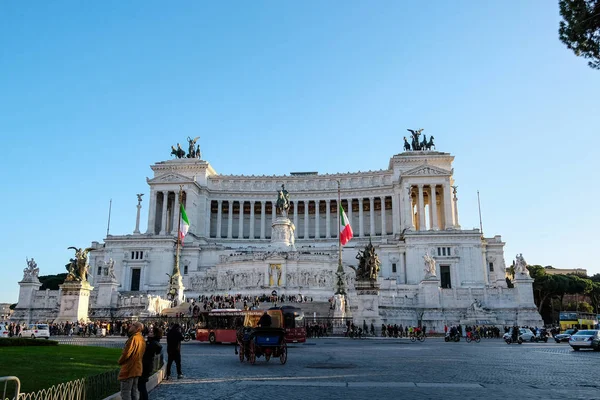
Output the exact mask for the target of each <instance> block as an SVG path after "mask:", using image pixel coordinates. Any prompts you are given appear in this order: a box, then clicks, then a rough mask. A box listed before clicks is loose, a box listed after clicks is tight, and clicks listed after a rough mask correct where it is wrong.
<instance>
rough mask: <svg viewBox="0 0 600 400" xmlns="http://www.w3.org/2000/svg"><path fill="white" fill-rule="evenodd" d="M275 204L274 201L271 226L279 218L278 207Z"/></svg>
mask: <svg viewBox="0 0 600 400" xmlns="http://www.w3.org/2000/svg"><path fill="white" fill-rule="evenodd" d="M275 204H276V203H275V202H274V201H272V202H271V224H272V223H273V222H275V219H276V218H277V207H276V206H275Z"/></svg>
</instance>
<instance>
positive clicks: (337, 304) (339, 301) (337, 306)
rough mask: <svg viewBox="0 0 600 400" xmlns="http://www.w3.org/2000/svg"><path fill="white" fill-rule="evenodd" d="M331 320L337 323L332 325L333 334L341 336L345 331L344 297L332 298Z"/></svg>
mask: <svg viewBox="0 0 600 400" xmlns="http://www.w3.org/2000/svg"><path fill="white" fill-rule="evenodd" d="M333 301H334V303H333V318H334V319H335V320H336V321H337V322H338V323H335V324H334V325H333V334H334V335H341V334H343V333H344V332H345V331H346V324H345V318H346V296H344V295H343V294H336V295H334V296H333Z"/></svg>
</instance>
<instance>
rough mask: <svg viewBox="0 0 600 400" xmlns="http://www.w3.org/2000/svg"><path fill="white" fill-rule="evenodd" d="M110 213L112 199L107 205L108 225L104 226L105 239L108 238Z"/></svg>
mask: <svg viewBox="0 0 600 400" xmlns="http://www.w3.org/2000/svg"><path fill="white" fill-rule="evenodd" d="M111 211H112V199H110V203H108V224H107V225H106V237H108V232H110V212H111Z"/></svg>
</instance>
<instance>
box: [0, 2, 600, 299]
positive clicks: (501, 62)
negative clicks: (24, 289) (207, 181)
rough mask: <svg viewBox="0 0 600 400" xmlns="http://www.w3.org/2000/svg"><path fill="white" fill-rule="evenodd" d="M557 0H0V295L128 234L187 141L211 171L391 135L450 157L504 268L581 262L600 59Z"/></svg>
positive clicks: (590, 207)
mask: <svg viewBox="0 0 600 400" xmlns="http://www.w3.org/2000/svg"><path fill="white" fill-rule="evenodd" d="M559 20H560V16H559V14H558V5H557V1H551V0H538V1H534V0H530V1H519V0H515V1H479V0H474V1H442V0H439V1H428V2H408V1H398V0H396V1H376V2H366V1H360V2H359V1H352V0H350V1H344V2H342V1H326V2H322V1H302V2H292V1H283V2H277V1H265V2H262V1H252V2H246V1H236V2H212V4H211V3H209V2H200V1H189V2H185V1H179V2H175V3H173V4H171V5H170V6H169V5H167V3H165V2H163V1H148V0H145V1H127V2H123V1H101V2H79V1H59V0H55V1H46V2H44V1H31V2H26V1H3V2H0V145H1V147H0V150H1V151H2V154H1V155H0V167H1V171H2V180H3V182H2V187H3V188H4V189H3V190H2V194H1V195H0V208H1V209H2V211H3V212H2V224H1V225H0V226H1V229H0V243H1V246H2V260H1V264H0V265H1V271H2V279H1V280H0V302H11V303H12V302H16V301H17V299H18V289H19V286H18V284H17V282H18V281H19V280H20V279H21V278H22V270H23V268H25V267H26V263H25V257H30V258H31V257H34V258H35V260H36V261H37V263H38V266H39V268H40V274H41V275H46V274H54V273H60V272H65V267H64V266H65V264H66V263H67V262H68V260H69V258H70V257H71V256H72V254H73V253H72V251H71V250H67V247H69V246H77V247H86V246H88V245H89V244H90V242H91V241H93V240H95V241H100V242H101V241H102V240H103V238H104V237H105V234H106V227H107V216H108V205H109V201H110V199H112V220H111V227H110V232H111V234H115V235H116V234H128V233H132V231H133V229H134V227H135V213H136V207H135V206H136V204H137V201H136V196H135V194H136V193H146V196H145V198H144V203H143V207H144V208H143V209H142V212H143V214H142V215H143V218H142V220H143V222H142V227H141V228H142V230H143V231H144V230H145V225H146V220H147V212H148V209H147V205H148V203H147V202H148V196H147V193H148V186H147V184H146V177H149V176H151V174H152V171H151V170H150V168H149V166H150V165H151V164H152V163H154V162H157V161H161V160H166V159H169V158H170V155H169V152H170V146H171V145H173V144H176V143H177V142H181V143H185V138H186V137H187V136H192V137H195V136H200V140H199V143H200V145H201V149H202V154H203V158H204V159H205V160H207V161H209V162H210V163H211V164H212V165H213V167H214V168H215V169H216V171H217V172H219V173H222V174H250V175H251V174H269V175H271V174H288V173H289V172H291V171H319V172H320V173H334V172H347V171H359V170H360V171H365V170H377V169H385V168H387V166H388V162H389V158H390V157H391V156H392V155H394V154H396V153H400V152H401V151H402V143H403V141H402V137H403V136H405V135H406V134H407V132H406V129H407V128H411V129H418V128H424V129H425V131H424V133H426V134H427V135H428V136H429V135H430V134H432V135H434V136H435V139H436V146H437V149H438V150H441V151H446V152H450V153H452V154H453V155H455V156H456V159H455V163H454V169H455V175H454V176H455V179H456V183H457V185H458V186H459V188H458V198H459V216H460V223H461V225H462V227H463V228H467V229H470V228H473V227H478V226H479V217H478V213H477V190H479V191H480V194H481V203H482V204H481V206H482V214H483V228H484V233H485V235H486V236H493V235H495V234H501V235H502V238H503V239H504V240H505V241H506V248H505V258H506V261H507V263H510V262H511V260H512V259H514V256H515V254H516V253H517V252H519V253H523V256H524V257H525V259H526V260H527V261H528V262H529V263H530V264H542V265H553V266H555V267H558V268H574V267H580V268H587V269H588V271H589V272H590V273H598V272H600V266H599V264H598V262H597V261H596V257H594V252H593V251H592V250H593V249H594V246H595V245H594V243H597V239H596V238H595V233H596V232H597V229H598V226H599V225H600V217H599V212H598V209H597V206H596V202H597V201H598V198H599V197H600V191H599V189H598V179H597V177H596V176H597V175H596V174H597V173H598V171H600V168H599V166H600V165H599V164H600V161H599V159H600V157H599V156H598V154H597V149H598V147H599V146H598V145H599V144H600V139H599V137H600V135H599V133H600V132H599V124H598V116H599V112H598V111H599V110H600V104H599V101H598V100H599V97H598V93H600V71H596V70H592V69H590V68H589V67H588V66H587V65H586V61H585V60H584V59H581V58H577V57H575V55H574V54H573V53H572V52H571V51H569V50H568V49H566V48H565V46H564V45H563V44H562V43H560V42H559V40H558V23H559Z"/></svg>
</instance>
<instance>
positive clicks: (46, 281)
mask: <svg viewBox="0 0 600 400" xmlns="http://www.w3.org/2000/svg"><path fill="white" fill-rule="evenodd" d="M66 278H67V274H66V273H65V274H57V275H42V276H39V277H38V279H39V280H40V283H41V284H42V287H41V288H40V290H46V289H50V290H58V285H60V284H61V283H63V282H64V281H65V279H66Z"/></svg>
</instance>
